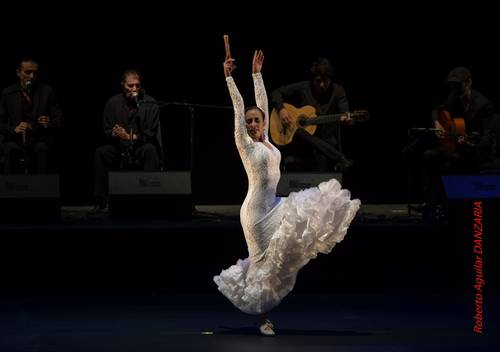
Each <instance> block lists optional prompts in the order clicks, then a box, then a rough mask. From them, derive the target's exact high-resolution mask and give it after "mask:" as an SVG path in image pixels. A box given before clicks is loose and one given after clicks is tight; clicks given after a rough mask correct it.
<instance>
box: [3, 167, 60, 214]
mask: <svg viewBox="0 0 500 352" xmlns="http://www.w3.org/2000/svg"><path fill="white" fill-rule="evenodd" d="M60 218H61V199H60V190H59V175H55V174H45V175H24V174H19V175H0V219H1V220H0V221H1V222H3V223H6V222H14V223H19V222H21V223H29V222H53V221H58V220H60Z"/></svg>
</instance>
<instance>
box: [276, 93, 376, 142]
mask: <svg viewBox="0 0 500 352" xmlns="http://www.w3.org/2000/svg"><path fill="white" fill-rule="evenodd" d="M283 107H284V108H285V109H287V110H288V112H289V113H290V116H291V119H292V122H291V123H290V125H284V124H283V123H282V122H281V119H280V117H279V113H278V111H277V110H276V109H273V111H272V112H271V117H270V123H269V124H270V126H269V129H270V134H271V138H272V140H273V142H274V143H275V144H276V145H281V146H283V145H287V144H289V143H290V142H291V141H292V139H293V135H294V134H295V132H296V131H297V130H298V129H299V128H303V129H305V130H306V131H307V132H309V133H310V134H311V135H313V134H314V133H315V132H316V129H317V127H318V125H320V124H326V123H334V122H339V121H343V120H350V122H361V121H366V120H368V119H369V118H370V114H369V113H368V111H366V110H357V111H353V112H344V113H340V114H331V115H317V114H316V108H315V107H314V106H311V105H305V106H303V107H301V108H297V107H295V106H293V105H291V104H288V103H284V104H283Z"/></svg>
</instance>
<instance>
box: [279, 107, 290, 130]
mask: <svg viewBox="0 0 500 352" xmlns="http://www.w3.org/2000/svg"><path fill="white" fill-rule="evenodd" d="M279 117H280V120H281V123H282V124H283V125H285V126H290V125H291V123H292V117H291V116H290V113H289V112H288V110H287V109H285V108H282V109H281V110H280V111H279Z"/></svg>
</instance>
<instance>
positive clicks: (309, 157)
mask: <svg viewBox="0 0 500 352" xmlns="http://www.w3.org/2000/svg"><path fill="white" fill-rule="evenodd" d="M333 71H334V69H333V66H332V64H331V63H330V61H329V60H328V59H326V58H319V59H318V60H317V61H316V62H314V64H313V65H312V67H311V77H310V80H309V81H301V82H297V83H292V84H290V85H286V86H283V87H280V88H278V89H276V90H274V91H273V92H272V94H271V99H272V104H273V107H274V108H275V109H276V111H278V112H279V117H280V120H281V122H282V123H283V124H284V125H285V126H286V125H287V124H290V121H291V120H290V114H289V112H288V111H287V110H286V108H284V107H283V103H285V102H286V103H290V104H293V105H295V106H298V107H302V106H304V105H311V106H314V107H316V109H317V114H321V115H323V114H337V113H343V112H349V102H348V100H347V97H346V93H345V90H344V87H342V86H341V85H339V84H337V83H334V82H333V81H332V78H333ZM338 135H339V126H338V123H331V124H324V125H318V126H317V130H316V133H315V134H314V135H311V134H309V133H308V132H307V131H306V130H304V129H301V128H299V129H298V130H297V131H296V132H295V134H294V136H293V140H292V143H290V144H288V145H286V146H285V147H283V149H282V153H283V165H282V166H283V167H284V169H285V170H289V171H304V170H307V171H332V170H333V169H334V167H336V168H337V169H339V170H343V169H345V168H348V167H350V166H351V165H352V162H351V161H350V160H349V159H347V158H346V157H345V155H343V154H342V153H341V152H340V151H339V150H338V148H339V140H338Z"/></svg>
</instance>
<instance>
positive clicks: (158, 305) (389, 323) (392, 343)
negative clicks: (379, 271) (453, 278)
mask: <svg viewBox="0 0 500 352" xmlns="http://www.w3.org/2000/svg"><path fill="white" fill-rule="evenodd" d="M498 298H499V297H498V296H496V297H488V301H489V304H488V313H487V320H486V325H485V333H484V334H483V335H478V334H476V333H474V332H473V331H472V326H473V320H472V311H471V309H470V305H469V303H470V297H468V296H465V295H463V294H453V293H447V294H418V295H416V294H409V293H407V294H383V295H373V294H372V295H368V294H348V295H338V294H337V295H300V294H295V293H293V292H292V293H291V294H290V295H289V296H288V297H286V298H285V299H284V301H283V302H282V303H281V305H280V306H278V307H277V308H276V309H275V310H274V311H273V312H272V313H271V314H270V318H271V319H272V321H273V322H274V324H275V330H276V333H277V335H276V336H275V337H264V336H261V335H259V333H258V330H257V319H256V318H255V317H254V316H250V315H246V314H243V313H241V312H240V311H238V310H237V309H236V308H234V307H233V306H232V305H231V304H230V303H229V301H227V300H226V299H225V298H224V297H223V296H222V295H219V294H213V295H189V294H185V295H181V296H178V295H147V296H122V295H114V296H83V297H82V296H64V297H60V296H51V297H16V298H12V297H10V298H9V297H3V298H0V313H1V314H0V350H1V351H11V352H15V351H51V352H68V351H93V352H98V351H103V352H104V351H105V352H112V351H120V352H123V351H140V352H149V351H162V352H163V351H231V352H232V351H252V352H255V351H258V352H267V351H287V352H290V351H308V352H315V351H377V352H378V351H383V352H388V351H398V352H400V351H418V352H421V351H450V352H451V351H453V352H457V351H474V352H480V351H498V350H499V349H500V335H499V334H498V331H499V329H500V326H499V325H498V316H499V315H500V311H499V309H498V308H499V307H498Z"/></svg>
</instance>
